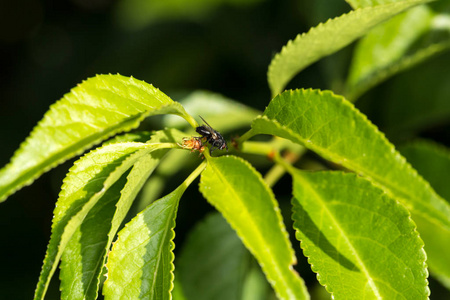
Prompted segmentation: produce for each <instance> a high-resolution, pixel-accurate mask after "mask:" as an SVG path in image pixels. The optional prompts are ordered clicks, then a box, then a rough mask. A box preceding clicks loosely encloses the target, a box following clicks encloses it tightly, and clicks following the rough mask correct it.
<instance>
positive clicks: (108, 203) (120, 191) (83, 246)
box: [60, 130, 183, 299]
mask: <svg viewBox="0 0 450 300" xmlns="http://www.w3.org/2000/svg"><path fill="white" fill-rule="evenodd" d="M142 136H143V137H145V140H146V141H148V140H149V138H150V136H151V140H150V141H149V143H150V144H152V143H161V142H171V143H176V142H177V141H178V140H179V139H181V137H182V136H183V134H182V133H181V132H178V131H176V130H164V131H158V132H154V133H153V134H152V135H150V134H149V133H144V134H142ZM125 138H129V139H134V138H138V139H141V137H140V135H137V134H133V135H131V134H128V135H126V136H124V137H122V138H119V139H117V140H123V139H125ZM167 151H168V149H160V150H157V151H153V152H151V153H148V154H147V155H145V156H142V157H141V158H140V159H139V160H138V161H137V162H136V163H135V164H134V166H133V167H132V169H131V171H130V172H129V174H128V175H127V176H126V183H125V185H124V183H123V182H121V184H118V185H117V184H115V185H113V188H111V189H110V190H108V192H107V195H105V196H104V201H99V202H98V203H97V204H96V205H95V206H94V207H93V208H92V210H91V211H90V212H89V213H88V215H87V216H86V218H85V219H84V220H83V223H82V224H81V225H80V227H79V228H78V229H77V230H76V231H75V233H74V236H73V237H72V238H71V240H70V242H69V244H68V245H67V247H66V248H65V250H64V253H63V256H62V258H61V261H62V263H61V276H60V277H61V292H62V298H63V299H69V298H70V299H96V298H97V293H98V287H99V283H100V279H101V277H100V276H101V275H102V269H103V266H104V264H105V259H106V253H107V251H108V250H109V249H110V247H111V243H112V241H113V239H114V238H115V236H116V233H117V230H118V228H119V226H120V225H121V223H122V221H123V219H124V218H125V216H126V214H127V213H128V211H129V209H130V207H131V204H132V203H133V201H134V199H135V198H136V196H137V194H138V193H139V191H140V190H141V188H142V186H143V185H144V183H145V182H146V180H147V179H148V177H149V176H150V174H151V173H152V172H153V170H154V169H155V168H156V166H157V165H158V164H159V161H160V159H161V157H162V156H164V155H165V154H166V153H167ZM116 186H117V187H116ZM119 197H120V198H119Z"/></svg>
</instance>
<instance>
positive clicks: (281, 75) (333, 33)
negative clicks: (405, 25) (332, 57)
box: [267, 0, 429, 96]
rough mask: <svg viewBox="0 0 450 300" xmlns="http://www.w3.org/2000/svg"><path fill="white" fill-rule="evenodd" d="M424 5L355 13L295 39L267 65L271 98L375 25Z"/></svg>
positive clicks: (416, 0)
mask: <svg viewBox="0 0 450 300" xmlns="http://www.w3.org/2000/svg"><path fill="white" fill-rule="evenodd" d="M426 2H429V0H411V1H402V2H398V3H392V4H386V5H378V6H374V7H367V8H361V9H357V10H354V11H350V12H349V13H347V14H344V15H342V16H340V17H337V18H335V19H331V20H328V21H327V22H326V23H324V24H322V23H321V24H319V25H318V26H317V27H314V28H311V29H310V30H309V32H308V33H304V34H301V35H298V36H297V37H296V38H295V39H294V40H293V41H289V42H288V44H287V45H286V46H284V47H283V49H281V52H280V53H278V54H277V55H275V57H274V58H273V59H272V62H271V63H270V66H269V70H268V74H267V77H268V82H269V86H270V90H271V91H272V96H275V95H277V94H278V93H280V92H281V91H282V90H283V89H284V87H285V86H286V84H287V83H288V82H289V81H290V80H291V79H292V78H293V77H294V76H295V75H296V74H298V73H299V72H300V71H301V70H303V69H304V68H306V67H307V66H309V65H310V64H312V63H314V62H316V61H318V60H319V59H320V58H322V57H324V56H327V55H329V54H332V53H334V52H336V51H337V50H339V49H341V48H343V47H345V46H347V45H348V44H350V43H351V42H353V41H354V40H356V39H357V38H359V37H361V36H362V35H364V34H365V33H366V32H368V31H369V30H370V29H371V28H372V27H374V26H375V25H377V24H379V23H381V22H383V21H386V20H388V19H389V18H391V17H392V16H394V15H396V14H398V13H400V12H402V11H404V10H406V9H408V8H411V7H413V6H416V5H418V4H421V3H426Z"/></svg>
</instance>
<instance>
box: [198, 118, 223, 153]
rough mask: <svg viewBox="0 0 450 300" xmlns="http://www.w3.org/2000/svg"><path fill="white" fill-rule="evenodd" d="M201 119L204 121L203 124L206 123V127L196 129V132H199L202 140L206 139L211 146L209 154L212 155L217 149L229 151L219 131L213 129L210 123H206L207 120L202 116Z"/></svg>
mask: <svg viewBox="0 0 450 300" xmlns="http://www.w3.org/2000/svg"><path fill="white" fill-rule="evenodd" d="M199 117H200V118H201V119H202V120H203V122H205V123H206V125H202V126H199V127H197V128H195V131H197V133H199V134H200V135H201V138H205V139H206V141H207V142H208V143H210V144H211V148H210V149H209V154H212V152H213V150H216V149H219V150H223V149H227V151H228V146H227V143H226V142H225V139H224V138H223V136H222V135H221V134H220V133H219V132H218V131H216V130H214V129H212V127H211V125H209V124H208V122H206V121H205V119H203V118H202V117H201V116H199Z"/></svg>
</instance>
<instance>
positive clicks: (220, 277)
mask: <svg viewBox="0 0 450 300" xmlns="http://www.w3.org/2000/svg"><path fill="white" fill-rule="evenodd" d="M176 270H177V273H176V276H177V278H178V280H179V281H178V283H179V284H181V288H182V290H183V292H184V296H185V298H186V299H187V300H210V299H215V300H220V299H223V300H228V299H236V300H238V299H243V300H247V299H248V297H246V296H244V294H243V293H244V289H245V287H246V284H247V281H246V279H247V277H248V276H250V275H253V273H251V272H252V271H253V270H252V256H251V255H250V253H249V252H248V251H247V249H246V248H245V247H244V245H243V244H242V242H241V240H240V239H239V238H238V236H237V235H236V233H235V232H234V231H233V230H232V229H231V227H230V225H229V224H228V223H227V222H226V221H225V219H223V217H222V216H221V215H220V214H218V213H214V214H211V215H209V216H207V217H206V218H205V219H204V220H202V221H201V222H199V224H198V225H196V227H195V228H194V229H193V230H192V231H191V232H190V234H189V236H188V238H187V240H186V242H185V244H184V245H183V247H182V250H181V253H180V255H179V256H177V260H176ZM263 281H264V282H265V284H262V285H259V286H258V285H257V284H255V288H254V289H251V291H249V292H248V294H253V295H255V294H256V295H260V296H262V295H264V292H266V291H267V288H268V283H267V281H266V280H265V278H264V277H263ZM257 299H262V297H259V298H257Z"/></svg>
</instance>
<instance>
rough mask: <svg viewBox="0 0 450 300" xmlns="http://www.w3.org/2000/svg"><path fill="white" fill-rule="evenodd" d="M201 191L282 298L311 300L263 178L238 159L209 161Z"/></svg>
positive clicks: (214, 159)
mask: <svg viewBox="0 0 450 300" xmlns="http://www.w3.org/2000/svg"><path fill="white" fill-rule="evenodd" d="M200 191H201V192H202V194H203V195H204V197H205V198H206V199H207V200H208V201H209V202H210V203H211V204H212V205H214V206H215V207H216V208H217V210H218V211H219V212H221V213H222V215H223V216H224V217H225V219H226V220H227V221H228V223H229V224H230V225H231V227H232V228H234V229H235V230H236V232H237V234H238V235H239V236H240V238H241V239H242V241H243V243H244V245H245V246H246V247H247V249H249V250H250V252H251V253H252V254H253V255H254V256H255V258H256V259H257V261H258V263H259V264H260V266H261V268H262V270H263V272H264V273H265V274H266V277H267V279H268V281H269V282H270V283H271V284H272V286H273V288H274V290H275V292H276V293H277V295H278V297H279V298H281V299H309V295H308V292H307V290H306V287H305V285H304V283H303V280H302V279H301V278H300V277H299V276H298V274H297V273H296V272H295V271H294V270H293V268H292V265H293V264H295V263H296V258H295V256H294V252H293V249H292V247H291V244H290V242H289V239H288V236H287V232H286V229H285V227H284V224H283V220H282V217H281V214H280V210H279V207H278V204H277V202H276V200H275V198H274V196H273V194H272V192H271V190H270V189H269V188H268V187H267V185H266V184H265V182H264V181H263V180H262V178H261V175H260V174H259V173H257V172H256V171H255V169H253V167H251V166H250V164H248V163H247V162H246V161H244V160H243V159H240V158H237V157H234V156H221V157H218V158H209V159H208V165H207V168H206V169H205V171H204V172H203V173H202V176H201V180H200Z"/></svg>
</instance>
